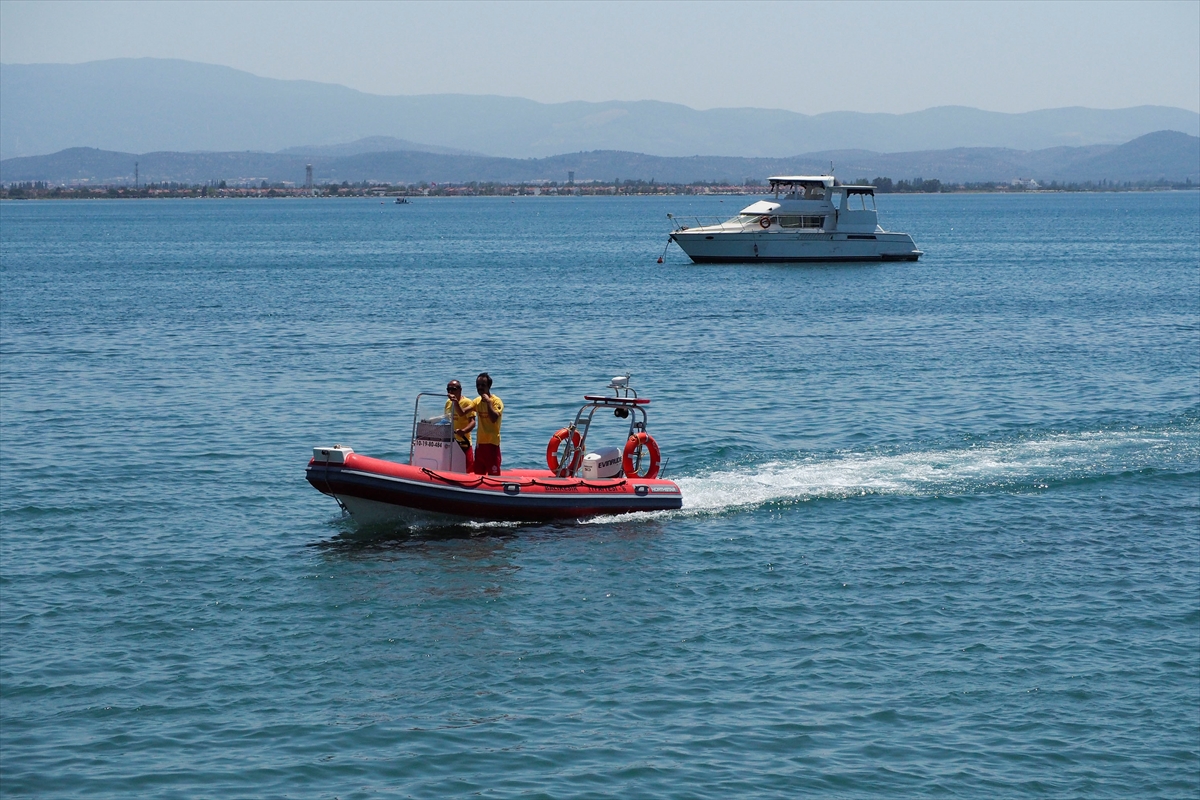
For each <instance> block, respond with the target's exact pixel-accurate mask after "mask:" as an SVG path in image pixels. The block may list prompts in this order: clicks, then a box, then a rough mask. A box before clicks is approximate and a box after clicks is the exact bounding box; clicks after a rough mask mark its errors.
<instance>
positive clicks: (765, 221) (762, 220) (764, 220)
mask: <svg viewBox="0 0 1200 800" xmlns="http://www.w3.org/2000/svg"><path fill="white" fill-rule="evenodd" d="M758 224H759V225H761V226H762V228H763V230H766V229H767V228H769V227H771V218H770V217H759V218H758Z"/></svg>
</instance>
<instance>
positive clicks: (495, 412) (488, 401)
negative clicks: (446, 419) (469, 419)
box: [471, 372, 504, 475]
mask: <svg viewBox="0 0 1200 800" xmlns="http://www.w3.org/2000/svg"><path fill="white" fill-rule="evenodd" d="M475 391H477V392H479V397H476V398H475V399H474V400H472V401H471V408H472V409H473V410H474V411H475V418H476V419H477V420H478V421H479V426H478V427H477V428H476V429H475V474H476V475H499V474H500V422H501V417H502V415H503V414H504V401H503V400H501V399H500V398H499V397H497V396H496V395H494V394H492V376H491V375H488V374H487V373H486V372H481V373H479V377H478V378H476V379H475Z"/></svg>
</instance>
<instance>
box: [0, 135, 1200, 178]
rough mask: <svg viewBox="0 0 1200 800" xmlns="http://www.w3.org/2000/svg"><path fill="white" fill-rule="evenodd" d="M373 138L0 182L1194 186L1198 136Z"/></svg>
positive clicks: (47, 168)
mask: <svg viewBox="0 0 1200 800" xmlns="http://www.w3.org/2000/svg"><path fill="white" fill-rule="evenodd" d="M381 146H391V147H403V146H404V143H402V142H400V143H398V142H396V141H394V140H392V141H381V140H378V139H376V140H373V141H370V142H367V143H360V142H353V143H349V144H347V145H344V146H342V147H339V148H320V147H314V148H311V149H310V150H308V151H307V152H282V153H254V152H248V153H247V152H238V153H176V152H158V153H143V154H134V153H121V152H112V151H105V150H97V149H94V148H71V149H68V150H63V151H61V152H59V153H55V154H52V155H48V156H29V157H24V158H11V159H5V160H4V161H0V182H4V183H9V182H13V181H47V182H49V183H54V184H59V183H68V184H69V183H79V182H83V183H88V184H93V185H95V184H132V183H133V182H134V169H135V164H136V165H137V170H138V175H139V179H140V180H141V182H142V183H160V182H179V183H188V184H191V183H204V182H208V181H220V180H225V181H229V182H233V183H243V184H244V183H254V184H257V183H259V182H260V181H268V182H270V183H278V182H285V181H286V182H291V183H294V184H301V183H303V181H304V176H305V167H306V165H307V164H312V167H313V178H314V180H315V181H316V182H317V183H318V184H322V183H329V182H334V183H341V182H342V181H349V182H352V183H357V182H359V181H376V182H385V183H406V184H415V183H420V182H436V183H467V182H470V181H479V182H488V181H492V182H497V183H520V182H536V181H557V182H559V183H563V182H565V181H566V180H567V177H568V173H569V172H574V174H575V180H576V182H579V183H583V182H588V181H593V180H599V181H604V182H612V181H614V180H618V179H627V180H651V179H653V180H656V181H658V182H660V183H691V182H698V181H716V182H719V183H741V182H743V181H745V180H747V179H755V180H761V179H763V178H765V177H768V176H770V175H780V174H796V173H800V174H805V173H824V172H826V171H828V169H829V168H830V167H831V166H832V167H834V168H835V171H836V174H837V175H840V176H843V178H844V179H845V180H854V179H857V178H864V177H865V178H875V177H890V178H893V179H897V180H899V179H905V178H913V177H923V178H926V179H930V178H937V179H938V180H941V181H943V182H953V183H968V182H984V181H1002V182H1008V181H1010V180H1012V179H1013V178H1035V179H1037V180H1038V181H1040V182H1045V181H1051V180H1056V181H1060V182H1080V183H1083V182H1088V181H1094V182H1099V181H1101V180H1107V181H1121V182H1123V181H1134V182H1138V181H1157V180H1160V179H1163V180H1168V181H1173V182H1184V181H1187V180H1191V181H1192V183H1196V184H1200V138H1197V137H1195V136H1189V135H1187V134H1185V133H1179V132H1177V131H1159V132H1156V133H1150V134H1146V135H1145V136H1140V137H1138V138H1136V139H1134V140H1133V141H1131V142H1127V143H1125V144H1122V145H1116V146H1113V145H1089V146H1086V147H1053V148H1047V149H1043V150H1033V151H1021V150H1012V149H1004V148H984V147H979V148H954V149H950V150H934V151H918V152H912V153H874V152H870V151H865V150H835V151H824V152H818V153H809V154H806V155H800V156H793V157H791V158H782V159H770V158H733V157H721V156H703V157H701V156H693V157H688V158H672V157H665V156H651V155H645V154H642V153H630V152H622V151H613V150H599V151H591V152H582V153H570V154H566V155H557V156H551V157H549V158H539V159H512V158H495V157H491V156H480V155H471V154H452V153H430V152H420V151H416V150H408V149H392V150H383V151H374V150H370V149H368V150H366V151H364V150H363V148H375V147H381ZM294 150H301V148H294ZM343 153H344V154H343Z"/></svg>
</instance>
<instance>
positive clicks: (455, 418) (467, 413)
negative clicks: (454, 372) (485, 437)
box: [446, 381, 475, 472]
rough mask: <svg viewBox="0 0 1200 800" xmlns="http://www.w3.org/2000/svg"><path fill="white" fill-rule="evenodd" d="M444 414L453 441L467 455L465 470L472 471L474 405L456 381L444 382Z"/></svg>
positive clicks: (473, 461)
mask: <svg viewBox="0 0 1200 800" xmlns="http://www.w3.org/2000/svg"><path fill="white" fill-rule="evenodd" d="M446 416H447V417H448V418H449V419H450V426H451V428H452V429H453V430H454V441H456V442H458V446H459V447H461V448H462V451H463V454H464V455H465V456H466V457H467V468H466V470H465V471H466V472H472V471H473V470H474V468H475V459H474V458H473V457H472V455H471V431H472V430H474V428H475V405H474V403H472V401H470V400H467V399H466V398H464V397H463V396H462V384H461V383H459V382H458V381H450V382H449V383H447V384H446Z"/></svg>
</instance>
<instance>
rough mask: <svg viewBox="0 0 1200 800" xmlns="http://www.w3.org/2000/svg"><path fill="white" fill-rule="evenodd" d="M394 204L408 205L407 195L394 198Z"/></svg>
mask: <svg viewBox="0 0 1200 800" xmlns="http://www.w3.org/2000/svg"><path fill="white" fill-rule="evenodd" d="M396 205H398V206H406V205H408V198H407V197H397V198H396Z"/></svg>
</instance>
